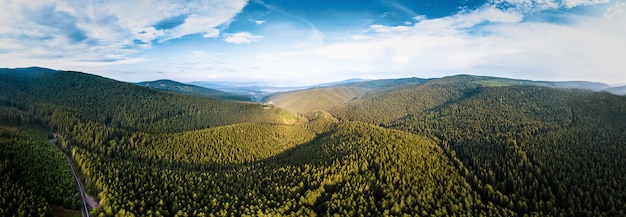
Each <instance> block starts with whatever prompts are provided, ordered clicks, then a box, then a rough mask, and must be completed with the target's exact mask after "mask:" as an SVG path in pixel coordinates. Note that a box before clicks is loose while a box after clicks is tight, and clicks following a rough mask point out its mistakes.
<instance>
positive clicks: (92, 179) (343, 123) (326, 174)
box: [0, 68, 626, 216]
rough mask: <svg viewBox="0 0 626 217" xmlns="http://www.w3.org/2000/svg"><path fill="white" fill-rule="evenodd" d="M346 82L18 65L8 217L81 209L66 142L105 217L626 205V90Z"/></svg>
mask: <svg viewBox="0 0 626 217" xmlns="http://www.w3.org/2000/svg"><path fill="white" fill-rule="evenodd" d="M342 85H343V86H341V85H338V86H333V87H327V88H314V89H308V90H301V91H296V92H291V93H286V94H283V95H282V96H281V95H276V97H277V98H274V99H277V100H278V101H279V102H280V103H279V104H276V105H262V104H256V103H250V102H242V101H232V100H227V99H219V98H211V97H206V96H198V95H194V94H189V93H176V92H163V91H159V90H153V89H150V88H147V87H141V86H138V85H134V84H129V83H124V82H118V81H114V80H110V79H106V78H102V77H98V76H93V75H89V74H84V73H80V72H66V71H55V70H48V69H43V68H25V69H2V70H0V87H2V88H1V89H0V126H2V127H0V145H1V146H2V148H1V149H0V178H2V179H3V181H2V186H0V192H1V193H2V195H3V198H2V199H1V201H0V215H2V216H24V215H26V216H39V215H41V216H49V215H51V211H50V208H49V204H55V205H62V206H64V207H66V208H70V209H77V208H78V207H79V206H80V201H79V199H80V196H79V195H78V192H77V191H76V185H75V183H74V182H73V177H72V175H71V173H70V171H69V166H68V164H67V161H66V160H65V157H64V153H65V154H66V155H68V156H69V157H70V158H71V159H72V161H73V162H75V165H77V166H78V168H79V173H80V176H81V179H82V181H83V183H84V184H85V186H86V188H87V191H88V192H89V194H90V195H92V196H94V197H96V199H97V200H98V201H99V203H100V206H99V207H97V208H94V209H93V210H91V214H92V215H94V216H264V215H267V216H390V215H392V216H621V215H624V213H625V212H626V206H625V205H624V204H626V187H625V186H624V185H623V184H622V183H626V169H625V168H623V166H622V165H625V163H626V162H625V160H624V156H626V144H625V143H626V142H625V141H626V121H625V120H626V97H624V96H616V95H612V94H609V93H599V92H592V91H586V90H579V89H565V88H553V87H546V86H541V85H534V84H532V83H528V82H517V81H516V80H509V79H501V78H489V77H477V76H453V77H446V78H440V79H400V80H395V81H394V80H384V81H366V82H358V83H351V84H342ZM278 98H280V99H278ZM306 99H309V100H306ZM314 99H324V100H326V101H323V102H320V103H315V101H313V100H314ZM283 105H288V106H284V107H282V108H281V106H283ZM53 134H55V135H57V136H56V139H54V140H50V139H52V138H53V136H52V135H53ZM51 192H54V193H51Z"/></svg>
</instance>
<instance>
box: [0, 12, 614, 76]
mask: <svg viewBox="0 0 626 217" xmlns="http://www.w3.org/2000/svg"><path fill="white" fill-rule="evenodd" d="M0 8H1V9H2V13H0V67H2V68H18V67H30V66H40V67H47V68H52V69H59V70H74V71H82V72H86V73H91V74H96V75H101V76H104V77H109V78H113V79H116V80H121V81H128V82H139V81H150V80H157V79H172V80H176V81H181V82H191V81H234V82H251V83H262V84H271V85H279V86H281V85H282V86H295V85H310V84H317V83H324V82H332V81H340V80H346V79H351V78H361V79H385V78H404V77H420V78H436V77H444V76H450V75H456V74H472V75H483V76H497V77H507V78H516V79H530V80H548V81H569V80H584V81H594V82H604V83H607V84H611V85H625V84H626V1H624V0H460V1H453V0H360V1H342V0H314V1H311V0H250V1H246V0H136V1H128V0H28V1H25V0H0Z"/></svg>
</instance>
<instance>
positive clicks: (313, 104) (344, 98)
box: [263, 78, 429, 112]
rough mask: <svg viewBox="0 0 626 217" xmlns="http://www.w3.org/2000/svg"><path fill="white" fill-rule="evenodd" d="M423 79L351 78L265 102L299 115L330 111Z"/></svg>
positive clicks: (272, 97)
mask: <svg viewBox="0 0 626 217" xmlns="http://www.w3.org/2000/svg"><path fill="white" fill-rule="evenodd" d="M428 80H429V79H421V78H403V79H383V80H363V79H350V80H346V81H341V82H335V83H328V84H324V85H317V86H316V87H313V88H308V89H302V90H294V91H288V92H279V93H275V94H271V95H269V96H267V97H265V98H264V99H263V101H264V102H267V103H271V104H274V105H276V106H279V107H281V108H285V109H288V110H292V111H295V112H310V111H316V110H329V109H332V108H334V107H336V106H339V105H342V104H345V103H347V102H349V101H351V100H354V99H357V98H359V97H361V96H363V95H365V94H366V93H368V92H369V91H373V90H380V89H387V88H393V87H398V86H402V85H417V84H421V83H424V82H425V81H428Z"/></svg>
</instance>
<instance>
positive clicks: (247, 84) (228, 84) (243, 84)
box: [0, 66, 626, 93]
mask: <svg viewBox="0 0 626 217" xmlns="http://www.w3.org/2000/svg"><path fill="white" fill-rule="evenodd" d="M29 68H40V69H46V70H52V71H66V72H79V73H84V74H90V75H95V76H101V77H103V78H107V79H113V80H115V81H120V82H126V83H131V84H139V83H149V82H158V81H172V82H177V83H182V84H186V85H193V86H198V87H203V88H210V89H216V90H225V89H229V88H253V87H255V88H261V89H258V91H262V92H268V93H269V92H274V93H275V92H284V91H291V90H302V89H307V88H312V87H326V86H332V85H335V84H344V83H352V82H367V81H377V80H399V79H410V78H417V79H427V80H431V79H442V78H446V77H455V76H473V77H491V78H499V79H509V80H515V81H531V82H554V83H567V82H585V83H591V84H604V85H607V86H609V88H613V87H626V83H624V84H610V83H605V82H596V81H585V80H533V79H523V78H511V77H499V76H485V75H472V74H452V75H445V76H441V77H415V76H412V77H397V78H395V77H392V78H380V79H364V78H348V79H343V80H331V81H328V82H322V83H310V84H297V83H278V84H272V83H268V82H258V81H235V80H213V81H211V80H205V81H178V80H176V79H168V78H157V79H154V80H145V81H136V82H135V81H123V80H117V79H115V78H110V77H106V76H102V75H98V74H93V73H89V72H83V71H76V70H62V69H51V68H46V67H41V66H29V67H23V68H22V67H21V68H0V69H10V70H13V69H29ZM209 84H210V85H213V86H209ZM216 85H217V86H222V87H215V86H216ZM264 88H274V89H276V88H278V89H279V90H273V91H265V90H264ZM225 92H229V91H225Z"/></svg>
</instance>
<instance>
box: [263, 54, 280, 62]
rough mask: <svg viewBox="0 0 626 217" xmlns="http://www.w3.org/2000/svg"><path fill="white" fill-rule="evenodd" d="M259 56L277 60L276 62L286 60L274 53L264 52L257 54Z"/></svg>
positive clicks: (264, 58)
mask: <svg viewBox="0 0 626 217" xmlns="http://www.w3.org/2000/svg"><path fill="white" fill-rule="evenodd" d="M257 58H259V59H261V60H271V61H276V62H284V61H285V59H283V58H281V57H279V56H276V55H273V54H262V55H259V56H257Z"/></svg>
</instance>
